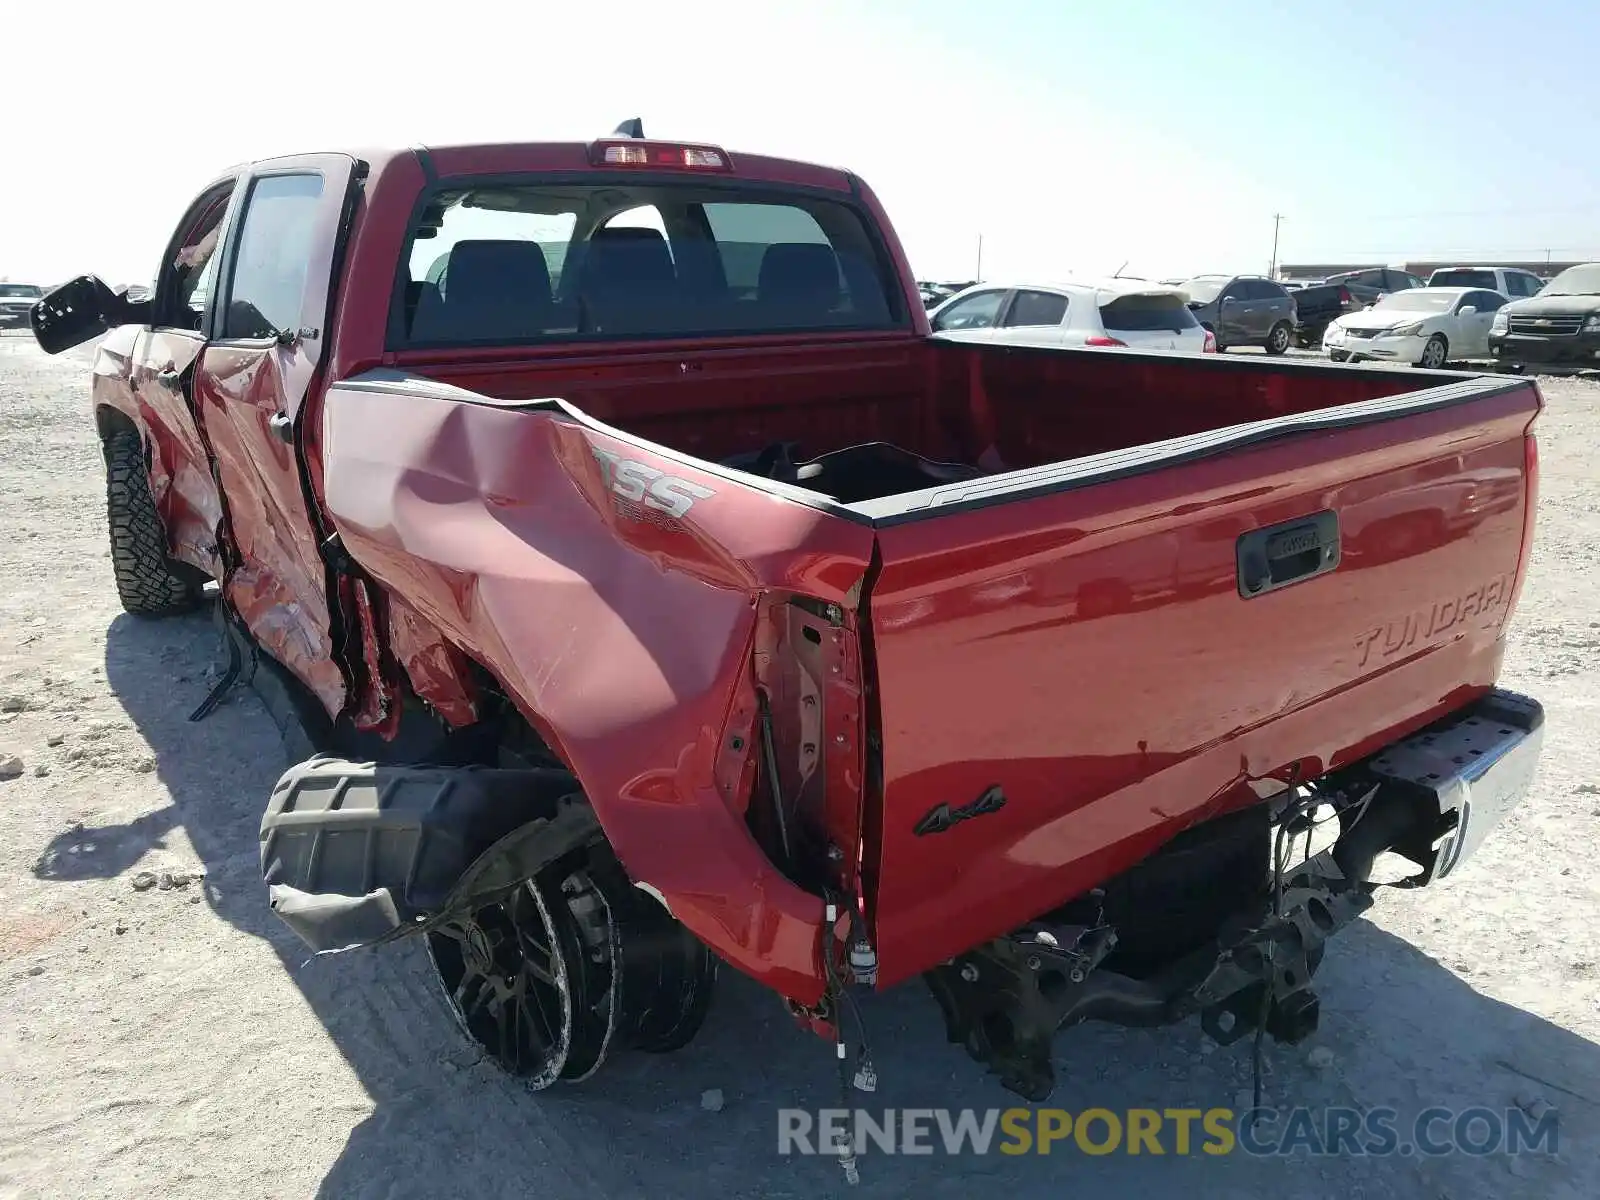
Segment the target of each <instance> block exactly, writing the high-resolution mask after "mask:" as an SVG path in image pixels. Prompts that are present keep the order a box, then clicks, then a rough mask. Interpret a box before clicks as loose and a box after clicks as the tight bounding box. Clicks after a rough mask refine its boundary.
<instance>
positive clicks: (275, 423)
mask: <svg viewBox="0 0 1600 1200" xmlns="http://www.w3.org/2000/svg"><path fill="white" fill-rule="evenodd" d="M267 428H268V429H270V430H272V435H273V436H274V437H275V438H277V439H278V440H279V441H280V442H293V441H294V422H293V421H291V420H290V419H289V414H288V413H281V412H280V413H273V414H272V416H271V417H269V418H268V419H267Z"/></svg>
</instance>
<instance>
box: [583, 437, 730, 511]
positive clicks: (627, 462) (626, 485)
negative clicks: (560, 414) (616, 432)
mask: <svg viewBox="0 0 1600 1200" xmlns="http://www.w3.org/2000/svg"><path fill="white" fill-rule="evenodd" d="M590 449H591V450H593V451H594V457H595V460H596V461H597V462H598V463H599V464H600V473H601V474H602V475H603V476H604V477H605V481H606V486H607V487H609V488H610V489H611V490H612V492H614V493H615V494H616V495H617V496H619V497H620V498H621V499H623V500H625V501H627V502H628V503H630V504H642V505H644V506H645V507H646V508H653V509H656V510H657V511H659V512H664V513H666V514H667V515H668V516H672V517H683V516H686V515H688V512H689V510H690V509H691V508H692V507H694V502H695V501H696V500H704V499H706V497H708V496H714V495H716V493H715V492H713V491H712V490H711V489H710V488H706V487H701V486H700V485H699V484H697V483H690V482H689V481H688V480H687V479H678V478H676V477H675V476H672V475H668V474H667V473H666V472H665V471H663V470H661V469H660V468H658V467H652V466H651V465H650V464H649V463H642V462H634V461H633V460H632V459H627V458H623V457H622V456H621V455H620V454H616V453H613V452H612V451H610V450H602V449H600V448H599V447H598V446H591V447H590Z"/></svg>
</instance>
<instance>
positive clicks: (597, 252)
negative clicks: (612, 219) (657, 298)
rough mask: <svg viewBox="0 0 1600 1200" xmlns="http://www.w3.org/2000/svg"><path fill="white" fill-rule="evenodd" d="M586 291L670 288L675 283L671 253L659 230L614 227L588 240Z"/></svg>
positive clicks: (585, 276)
mask: <svg viewBox="0 0 1600 1200" xmlns="http://www.w3.org/2000/svg"><path fill="white" fill-rule="evenodd" d="M583 279H584V283H585V285H586V287H589V288H593V287H596V286H600V287H629V288H636V287H641V286H646V287H648V286H656V287H659V286H670V285H671V284H673V283H675V282H676V281H677V272H676V271H675V270H674V268H673V265H672V252H671V251H670V250H669V249H667V239H666V238H665V237H663V236H662V235H661V231H660V230H659V229H649V228H642V227H636V226H613V227H609V228H605V229H597V230H595V231H594V234H593V235H592V236H591V237H590V238H589V245H588V247H587V249H586V253H585V257H584V265H583Z"/></svg>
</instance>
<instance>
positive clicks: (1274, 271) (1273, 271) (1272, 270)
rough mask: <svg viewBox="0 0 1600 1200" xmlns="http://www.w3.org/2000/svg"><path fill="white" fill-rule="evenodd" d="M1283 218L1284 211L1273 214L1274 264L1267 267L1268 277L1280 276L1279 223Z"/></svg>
mask: <svg viewBox="0 0 1600 1200" xmlns="http://www.w3.org/2000/svg"><path fill="white" fill-rule="evenodd" d="M1282 220H1283V214H1282V213H1273V214H1272V265H1271V266H1269V267H1268V268H1267V278H1268V279H1276V278H1277V277H1278V223H1279V222H1280V221H1282Z"/></svg>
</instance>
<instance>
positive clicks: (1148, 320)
mask: <svg viewBox="0 0 1600 1200" xmlns="http://www.w3.org/2000/svg"><path fill="white" fill-rule="evenodd" d="M928 319H929V323H930V325H931V326H932V328H933V332H934V333H936V334H940V335H943V336H946V337H949V338H952V339H956V340H960V341H981V342H1016V343H1035V344H1038V343H1048V344H1050V345H1058V346H1108V347H1116V346H1123V347H1128V348H1131V349H1136V350H1166V351H1176V352H1179V353H1207V352H1210V351H1214V350H1216V349H1217V343H1216V338H1215V337H1214V336H1213V334H1212V332H1211V331H1210V330H1209V329H1208V328H1206V327H1205V326H1204V325H1203V324H1202V323H1201V321H1200V320H1199V319H1197V317H1196V316H1195V314H1194V312H1193V311H1191V309H1190V306H1189V304H1188V300H1187V297H1186V295H1185V294H1184V293H1183V292H1182V291H1180V290H1179V289H1177V288H1174V287H1170V286H1166V285H1162V284H1152V283H1149V282H1147V281H1145V280H1143V279H1118V278H1111V279H1080V280H1072V281H1068V282H1062V283H1050V284H1035V283H1028V284H1022V285H1018V286H1015V287H1008V286H1002V285H998V284H978V285H976V286H974V287H970V288H967V289H966V290H964V291H962V292H959V293H957V294H956V295H955V296H952V297H951V298H950V299H948V300H946V301H945V302H944V303H943V304H940V305H938V306H937V307H936V308H934V310H933V311H932V312H930V313H929V314H928Z"/></svg>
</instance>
